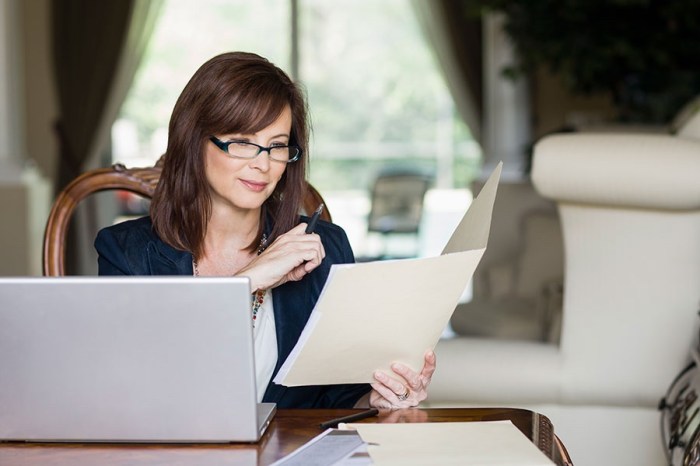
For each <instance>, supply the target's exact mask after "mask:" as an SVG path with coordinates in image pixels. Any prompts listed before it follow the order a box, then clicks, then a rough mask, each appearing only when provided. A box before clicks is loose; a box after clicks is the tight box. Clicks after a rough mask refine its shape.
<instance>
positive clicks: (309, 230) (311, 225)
mask: <svg viewBox="0 0 700 466" xmlns="http://www.w3.org/2000/svg"><path fill="white" fill-rule="evenodd" d="M321 212H323V203H321V205H320V206H318V208H317V209H316V210H314V213H313V215H312V216H311V220H309V224H308V225H306V231H305V232H306V234H309V233H313V232H314V230H315V229H316V222H318V218H319V217H320V216H321Z"/></svg>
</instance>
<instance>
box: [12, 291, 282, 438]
mask: <svg viewBox="0 0 700 466" xmlns="http://www.w3.org/2000/svg"><path fill="white" fill-rule="evenodd" d="M273 412H274V405H271V404H265V405H264V406H259V404H258V403H257V401H256V383H255V367H254V358H253V333H252V323H251V318H250V286H249V282H248V280H247V279H246V278H213V277H113V278H112V277H109V278H107V277H61V278H46V277H43V278H1V279H0V439H3V440H29V441H42V440H45V441H78V442H85V441H95V442H101V441H109V442H113V441H115V442H231V441H246V442H248V441H256V440H258V439H259V438H260V436H261V434H262V431H263V430H264V429H265V427H266V426H267V424H268V423H269V421H270V419H271V417H272V414H273Z"/></svg>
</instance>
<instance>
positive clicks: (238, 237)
mask: <svg viewBox="0 0 700 466" xmlns="http://www.w3.org/2000/svg"><path fill="white" fill-rule="evenodd" d="M259 228H260V209H256V210H247V211H243V212H236V211H232V210H230V209H221V208H219V209H217V208H214V209H213V210H212V215H211V218H210V219H209V223H208V225H207V233H206V236H205V237H204V256H205V257H207V256H208V257H209V258H211V257H212V255H224V256H230V255H232V254H235V253H237V252H241V251H244V250H246V248H247V247H248V246H249V245H250V243H251V242H253V241H254V240H255V239H256V237H257V235H258V231H259Z"/></svg>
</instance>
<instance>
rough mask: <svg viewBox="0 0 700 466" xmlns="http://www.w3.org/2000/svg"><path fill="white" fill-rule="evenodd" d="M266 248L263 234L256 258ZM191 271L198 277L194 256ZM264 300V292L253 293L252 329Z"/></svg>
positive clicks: (265, 239)
mask: <svg viewBox="0 0 700 466" xmlns="http://www.w3.org/2000/svg"><path fill="white" fill-rule="evenodd" d="M266 247H267V235H265V234H264V233H263V235H262V238H260V245H259V246H258V256H259V255H260V254H262V252H263V251H264V250H265V248H266ZM192 269H193V270H194V276H195V277H199V268H198V267H197V259H195V257H194V256H192ZM264 300H265V290H258V291H256V292H255V293H253V296H252V302H251V307H252V313H253V327H255V319H257V318H258V311H259V310H260V306H262V304H263V301H264Z"/></svg>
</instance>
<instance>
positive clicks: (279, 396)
mask: <svg viewBox="0 0 700 466" xmlns="http://www.w3.org/2000/svg"><path fill="white" fill-rule="evenodd" d="M315 231H316V233H318V234H319V235H320V237H321V241H322V243H323V247H324V249H325V251H326V257H325V259H324V260H323V262H322V263H321V265H320V266H318V267H317V268H316V269H314V270H313V271H312V272H311V273H309V274H308V275H306V276H305V277H304V278H303V279H302V280H300V281H298V282H288V283H285V284H284V285H280V286H278V287H276V288H273V290H272V297H273V302H274V312H275V327H276V330H277V355H278V356H277V365H276V367H275V370H274V373H273V377H272V378H274V375H275V374H277V372H278V371H279V369H280V367H281V365H282V363H283V362H284V361H285V360H286V359H287V356H289V353H290V352H291V350H292V348H294V345H295V344H296V342H297V340H298V339H299V336H300V335H301V331H302V330H303V329H304V325H306V321H307V320H308V319H309V316H310V315H311V311H312V310H313V308H314V305H315V304H316V301H317V300H318V297H319V294H320V293H321V289H322V288H323V285H324V284H325V282H326V278H327V277H328V273H329V272H330V268H331V264H336V263H350V262H354V261H355V258H354V256H353V253H352V248H351V247H350V243H349V241H348V238H347V236H346V235H345V232H344V231H343V229H342V228H340V227H339V226H337V225H334V224H331V223H327V222H321V221H319V222H318V224H317V226H316V230H315ZM95 249H97V253H98V255H99V257H98V267H99V274H100V275H192V273H193V270H192V254H190V253H189V252H185V251H180V250H177V249H174V248H172V247H171V246H168V245H167V244H165V243H164V242H163V241H161V239H160V238H159V237H158V236H157V235H156V233H155V232H154V230H153V226H152V224H151V219H150V217H143V218H140V219H137V220H131V221H127V222H123V223H119V224H117V225H114V226H111V227H107V228H104V229H102V230H100V232H99V233H98V235H97V238H96V239H95ZM370 388H371V387H370V386H369V384H344V385H325V386H319V385H313V386H305V387H284V386H281V385H277V384H275V383H273V382H270V384H269V385H268V387H267V390H266V391H265V395H264V397H263V401H265V402H274V403H277V407H278V408H352V407H353V406H354V405H355V403H356V402H357V400H358V399H359V398H360V397H362V395H364V394H365V393H367V392H369V391H370Z"/></svg>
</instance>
